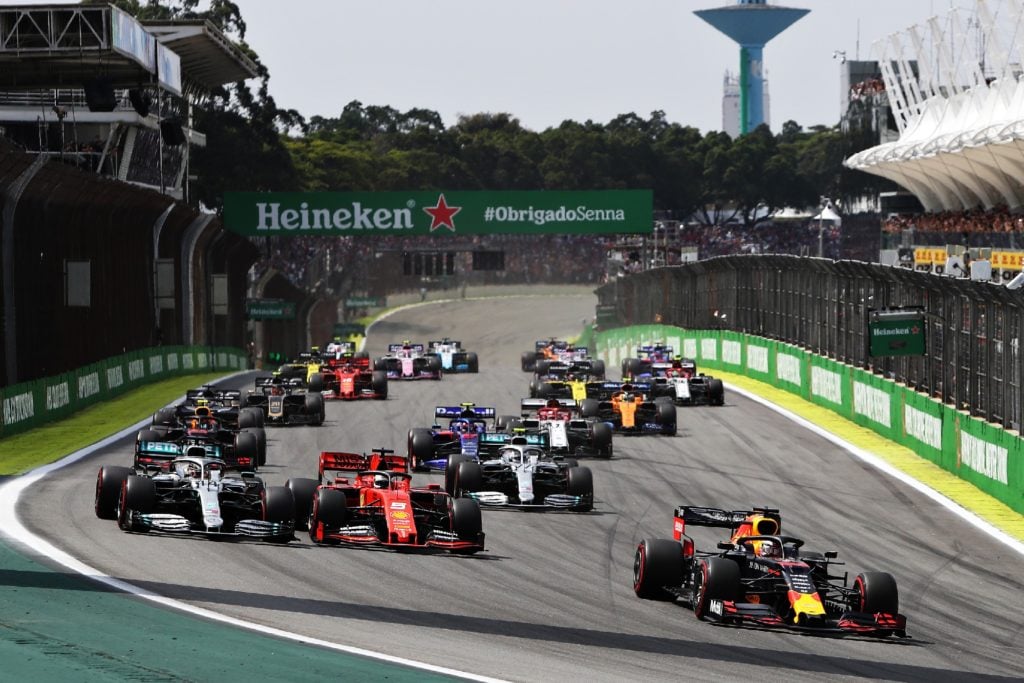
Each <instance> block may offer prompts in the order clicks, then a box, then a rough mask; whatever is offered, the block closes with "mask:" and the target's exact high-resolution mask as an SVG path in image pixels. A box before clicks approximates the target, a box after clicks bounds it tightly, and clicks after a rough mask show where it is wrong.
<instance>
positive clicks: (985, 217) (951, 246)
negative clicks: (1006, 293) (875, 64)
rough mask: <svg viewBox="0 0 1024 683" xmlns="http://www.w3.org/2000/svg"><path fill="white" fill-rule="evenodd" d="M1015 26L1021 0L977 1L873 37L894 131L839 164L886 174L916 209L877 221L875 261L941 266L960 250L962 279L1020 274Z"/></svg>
mask: <svg viewBox="0 0 1024 683" xmlns="http://www.w3.org/2000/svg"><path fill="white" fill-rule="evenodd" d="M1022 29H1024V0H1000V1H999V2H986V0H977V3H976V6H975V9H974V10H973V11H968V10H964V9H951V10H950V11H949V12H948V13H947V14H945V15H944V16H942V17H933V18H931V19H929V20H928V21H927V23H926V25H925V26H924V27H918V26H912V27H910V28H908V29H906V30H905V31H903V32H899V33H895V34H892V35H890V36H887V37H886V38H884V39H882V40H880V41H878V42H876V43H875V45H874V51H875V53H876V57H877V58H878V60H879V65H880V67H881V71H882V76H883V79H884V82H885V91H886V93H887V95H888V100H889V103H890V105H891V106H892V110H893V115H894V119H895V121H896V124H897V127H898V128H899V131H900V135H899V138H898V139H897V140H894V141H890V142H885V143H883V144H880V145H877V146H875V147H871V148H869V149H866V150H864V151H862V152H860V153H858V154H855V155H854V156H852V157H850V158H849V159H847V160H846V161H845V164H846V166H848V167H849V168H854V169H858V170H861V171H865V172H867V173H873V174H876V175H879V176H882V177H884V178H888V179H890V180H893V181H895V182H896V183H898V184H899V185H901V186H903V187H904V188H906V189H907V190H909V191H910V192H911V193H913V195H914V196H915V197H916V198H917V199H918V200H919V201H920V203H921V205H922V206H923V207H924V209H925V212H926V213H925V214H923V215H916V216H914V215H911V216H896V215H890V216H889V217H888V218H887V219H886V221H885V224H884V226H883V245H882V246H883V251H882V254H881V260H882V262H883V263H892V264H894V265H903V266H905V267H911V268H914V269H916V270H918V271H924V272H933V273H936V274H946V275H950V274H953V273H951V272H950V269H949V266H948V262H950V259H954V261H952V263H955V262H956V261H955V259H957V258H960V259H963V258H964V256H966V257H967V260H968V262H973V263H974V264H975V265H974V266H973V267H972V268H971V269H970V270H971V272H970V273H965V274H969V275H971V276H972V277H973V278H974V279H978V280H988V279H991V280H992V281H995V282H1004V281H1009V280H1011V279H1012V278H1013V277H1014V276H1016V275H1017V274H1018V273H1019V272H1020V265H1019V264H1020V257H1021V254H1022V252H1021V251H1019V247H1022V246H1024V240H1022V239H1021V237H1022V235H1021V233H1022V230H1021V225H1020V221H1019V219H1018V217H1017V216H1016V214H1019V213H1020V212H1021V211H1024V183H1022V178H1024V81H1022V69H1021V63H1022V58H1024V55H1022V51H1024V50H1022V47H1021V42H1020V41H1019V40H1018V39H1017V36H1019V35H1020V31H1021V30H1022ZM993 250H995V251H993Z"/></svg>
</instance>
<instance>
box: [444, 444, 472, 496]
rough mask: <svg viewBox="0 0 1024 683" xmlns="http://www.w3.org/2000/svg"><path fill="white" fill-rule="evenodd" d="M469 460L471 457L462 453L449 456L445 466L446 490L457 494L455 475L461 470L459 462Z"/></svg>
mask: <svg viewBox="0 0 1024 683" xmlns="http://www.w3.org/2000/svg"><path fill="white" fill-rule="evenodd" d="M464 462H469V457H467V456H465V455H462V454H461V453H455V454H453V455H449V456H448V462H447V463H445V466H444V490H445V491H447V492H448V493H449V494H451V495H455V493H454V491H455V477H456V475H457V473H458V471H459V464H460V463H464Z"/></svg>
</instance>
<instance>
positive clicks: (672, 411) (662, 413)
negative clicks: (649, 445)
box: [654, 401, 676, 436]
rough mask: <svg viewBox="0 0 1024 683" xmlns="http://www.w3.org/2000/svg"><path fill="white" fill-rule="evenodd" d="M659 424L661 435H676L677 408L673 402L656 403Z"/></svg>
mask: <svg viewBox="0 0 1024 683" xmlns="http://www.w3.org/2000/svg"><path fill="white" fill-rule="evenodd" d="M654 405H655V407H656V408H657V422H658V424H659V425H661V433H662V434H664V435H665V436H675V435H676V407H675V404H673V403H672V402H671V401H655V402H654Z"/></svg>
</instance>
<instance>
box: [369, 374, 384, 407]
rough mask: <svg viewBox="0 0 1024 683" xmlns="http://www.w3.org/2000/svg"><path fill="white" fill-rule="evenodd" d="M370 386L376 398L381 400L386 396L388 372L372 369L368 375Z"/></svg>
mask: <svg viewBox="0 0 1024 683" xmlns="http://www.w3.org/2000/svg"><path fill="white" fill-rule="evenodd" d="M370 388H371V389H373V393H374V394H376V397H375V398H377V399H378V400H380V401H383V400H384V399H386V398H387V397H388V373H386V372H384V371H383V370H374V371H373V374H372V375H371V376H370Z"/></svg>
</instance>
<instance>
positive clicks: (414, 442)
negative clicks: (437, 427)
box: [409, 427, 434, 472]
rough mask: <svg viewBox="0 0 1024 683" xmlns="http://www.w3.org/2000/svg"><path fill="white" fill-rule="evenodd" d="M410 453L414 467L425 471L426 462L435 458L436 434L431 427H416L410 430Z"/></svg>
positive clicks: (418, 470)
mask: <svg viewBox="0 0 1024 683" xmlns="http://www.w3.org/2000/svg"><path fill="white" fill-rule="evenodd" d="M409 455H411V456H412V468H413V469H414V470H416V471H417V472H425V471H426V469H427V466H426V464H425V463H426V462H427V461H428V460H433V459H434V435H433V434H432V433H431V431H430V430H429V429H424V428H423V427H416V428H413V429H410V430H409Z"/></svg>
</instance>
